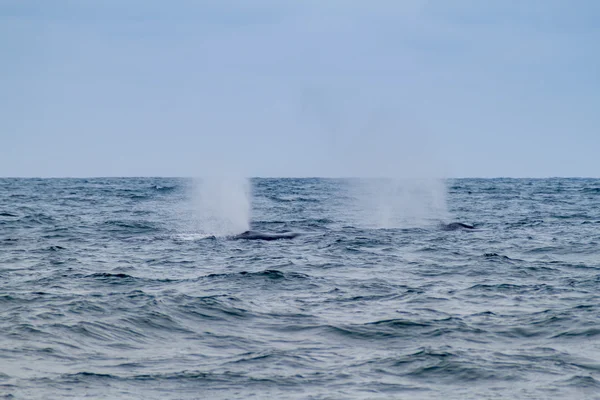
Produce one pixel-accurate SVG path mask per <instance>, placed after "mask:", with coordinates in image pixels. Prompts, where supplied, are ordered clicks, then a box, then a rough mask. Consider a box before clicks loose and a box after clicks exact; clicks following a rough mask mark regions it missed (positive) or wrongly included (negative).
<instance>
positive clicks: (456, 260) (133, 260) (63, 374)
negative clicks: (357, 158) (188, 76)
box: [0, 178, 600, 400]
mask: <svg viewBox="0 0 600 400" xmlns="http://www.w3.org/2000/svg"><path fill="white" fill-rule="evenodd" d="M442 222H444V223H449V222H462V223H467V224H472V225H474V226H475V228H476V229H473V230H470V229H457V230H445V229H441V226H440V223H442ZM248 229H252V230H256V231H260V232H270V233H278V232H297V233H300V236H298V237H295V238H293V239H288V240H275V241H260V240H234V239H235V235H236V234H239V233H242V232H243V231H244V230H248ZM0 396H3V397H4V398H10V399H83V398H90V399H440V398H444V399H447V400H450V399H558V398H567V399H600V180H599V179H562V178H561V179H559V178H555V179H454V180H447V181H443V182H429V181H423V180H413V181H407V180H385V179H382V180H359V179H355V180H352V179H251V180H245V179H225V178H223V179H217V178H213V180H212V181H209V180H203V181H196V180H192V179H183V178H182V179H175V178H173V179H171V178H95V179H16V178H15V179H0Z"/></svg>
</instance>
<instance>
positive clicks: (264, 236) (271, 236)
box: [233, 231, 300, 240]
mask: <svg viewBox="0 0 600 400" xmlns="http://www.w3.org/2000/svg"><path fill="white" fill-rule="evenodd" d="M299 235H300V234H299V233H294V232H287V233H262V232H257V231H246V232H244V233H240V234H239V235H236V236H234V237H233V239H235V240H240V239H244V240H279V239H293V238H295V237H297V236H299Z"/></svg>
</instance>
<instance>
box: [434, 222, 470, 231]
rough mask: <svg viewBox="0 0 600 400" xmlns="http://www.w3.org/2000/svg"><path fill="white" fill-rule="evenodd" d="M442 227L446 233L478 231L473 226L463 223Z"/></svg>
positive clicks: (443, 225)
mask: <svg viewBox="0 0 600 400" xmlns="http://www.w3.org/2000/svg"><path fill="white" fill-rule="evenodd" d="M441 227H442V229H443V230H445V231H457V230H468V231H471V230H474V229H477V228H475V227H474V226H473V225H469V224H463V223H462V222H452V223H450V224H441Z"/></svg>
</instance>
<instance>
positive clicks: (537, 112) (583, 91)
mask: <svg viewBox="0 0 600 400" xmlns="http://www.w3.org/2000/svg"><path fill="white" fill-rule="evenodd" d="M598 21H600V1H595V0H587V1H586V0H574V1H566V0H563V1H553V0H523V1H506V0H491V1H489V0H486V1H483V0H481V1H479V0H477V1H476V0H470V1H468V0H455V1H446V0H438V1H434V0H431V1H425V0H406V1H399V0H396V1H392V0H379V1H377V0H375V1H369V2H367V1H360V2H359V1H349V0H347V1H342V0H303V1H291V0H290V1H284V0H253V1H242V0H239V1H233V0H213V1H202V0H198V1H192V0H180V1H173V2H166V1H152V0H150V1H148V0H129V1H128V0H96V1H83V0H70V1H67V0H55V1H46V0H40V1H27V0H0V57H1V62H0V139H1V142H0V176H43V177H45V176H198V175H206V174H207V175H213V174H217V173H219V171H221V170H222V169H229V170H231V171H233V172H234V173H236V174H244V175H247V176H370V175H376V176H381V175H388V176H389V175H391V176H420V175H428V176H429V175H435V176H443V177H498V176H514V177H546V176H595V177H599V176H600V50H599V46H600V45H599V43H600V23H598Z"/></svg>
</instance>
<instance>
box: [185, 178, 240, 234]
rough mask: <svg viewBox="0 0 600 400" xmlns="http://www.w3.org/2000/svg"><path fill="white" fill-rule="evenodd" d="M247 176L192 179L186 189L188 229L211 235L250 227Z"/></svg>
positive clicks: (229, 232) (232, 232) (234, 231)
mask: <svg viewBox="0 0 600 400" xmlns="http://www.w3.org/2000/svg"><path fill="white" fill-rule="evenodd" d="M251 193H252V191H251V187H250V182H249V179H248V178H242V177H233V176H220V177H203V178H197V179H194V180H193V182H192V185H191V187H190V192H189V199H188V201H189V217H188V218H189V220H188V221H186V225H188V227H189V230H191V231H193V232H194V233H197V234H202V235H212V236H228V235H235V234H239V233H242V232H244V231H247V230H248V229H249V228H250V214H251V207H250V205H251Z"/></svg>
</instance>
